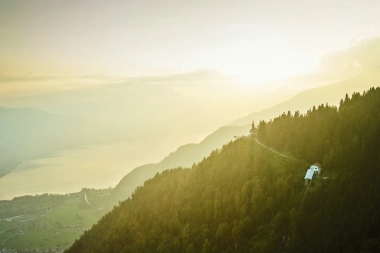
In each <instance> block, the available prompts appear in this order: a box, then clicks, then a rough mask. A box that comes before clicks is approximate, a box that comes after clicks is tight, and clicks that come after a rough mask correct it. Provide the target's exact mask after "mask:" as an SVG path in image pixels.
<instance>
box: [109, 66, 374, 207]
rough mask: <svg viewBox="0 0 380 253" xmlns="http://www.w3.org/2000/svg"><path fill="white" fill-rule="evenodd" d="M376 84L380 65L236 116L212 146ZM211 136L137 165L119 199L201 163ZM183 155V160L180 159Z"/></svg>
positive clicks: (125, 180) (122, 186)
mask: <svg viewBox="0 0 380 253" xmlns="http://www.w3.org/2000/svg"><path fill="white" fill-rule="evenodd" d="M376 84H377V85H378V86H379V85H380V67H378V68H376V69H372V70H370V71H365V72H363V73H361V74H359V75H357V76H356V77H353V78H349V79H346V80H343V81H339V82H335V83H332V84H329V85H326V86H322V87H318V88H313V89H308V90H305V91H303V92H300V93H298V94H297V95H295V96H294V97H293V98H291V99H289V100H286V101H284V102H282V103H279V104H277V105H275V106H273V107H271V108H268V109H265V110H263V111H260V112H254V113H251V114H249V115H248V116H246V117H243V118H240V119H237V120H236V121H234V122H233V123H231V124H230V125H228V126H226V127H222V128H220V129H218V130H217V131H216V132H214V133H212V134H210V135H209V137H211V136H213V138H214V139H216V138H220V139H219V141H218V143H217V144H218V145H209V147H210V148H211V147H214V148H213V149H216V148H220V147H221V146H222V145H223V144H226V143H227V142H228V141H230V140H232V138H231V137H232V136H234V135H246V134H248V131H249V129H250V127H251V123H252V121H255V122H256V123H258V121H260V120H270V119H273V118H274V117H276V116H278V115H279V114H281V113H283V112H287V111H291V112H294V111H296V110H299V111H301V112H303V111H306V110H307V109H309V108H311V107H313V106H314V105H318V104H325V103H328V104H336V105H338V104H339V101H340V99H341V98H343V97H344V95H345V94H351V93H353V92H361V91H364V90H367V89H368V88H370V87H371V86H374V85H376ZM256 125H257V124H256ZM241 127H242V128H241ZM223 129H228V131H222V130H223ZM209 137H207V138H206V139H205V140H204V141H202V142H201V143H199V144H187V145H184V146H181V147H179V148H178V150H177V151H175V152H173V153H171V154H170V155H169V156H168V157H166V158H165V159H163V160H162V161H161V162H159V163H157V164H147V165H142V166H139V167H137V168H135V169H134V170H132V171H131V172H130V173H128V174H127V175H126V176H125V177H124V178H123V179H122V180H121V181H120V183H119V184H118V185H117V186H116V187H115V197H116V199H118V200H120V199H121V200H123V199H126V198H128V197H129V196H130V194H131V193H132V192H133V191H134V189H135V188H136V187H137V186H139V185H142V184H143V183H144V181H145V180H147V179H149V178H151V177H153V176H154V175H155V174H156V173H157V172H161V171H163V170H165V169H170V168H175V167H190V166H191V165H192V164H193V163H194V162H199V161H200V160H201V159H202V158H203V157H204V156H207V155H209V154H210V152H211V151H212V150H213V149H210V148H203V145H204V142H205V143H207V139H208V138H209ZM186 152H188V154H186ZM180 157H182V158H184V159H179V158H180ZM185 160H186V161H185Z"/></svg>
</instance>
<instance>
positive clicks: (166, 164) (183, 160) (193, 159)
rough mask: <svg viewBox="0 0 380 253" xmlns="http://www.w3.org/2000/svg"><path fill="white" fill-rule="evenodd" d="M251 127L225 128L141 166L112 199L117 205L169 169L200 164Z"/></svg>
mask: <svg viewBox="0 0 380 253" xmlns="http://www.w3.org/2000/svg"><path fill="white" fill-rule="evenodd" d="M249 128H250V126H249V125H248V126H224V127H221V128H219V129H218V130H216V131H215V132H213V133H212V134H210V135H209V136H207V137H206V138H205V139H204V140H203V141H201V142H200V143H198V144H195V143H190V144H186V145H183V146H181V147H179V148H178V149H177V150H176V151H175V152H172V153H170V154H169V155H168V156H167V157H165V158H164V159H163V160H162V161H160V162H159V163H154V164H146V165H142V166H139V167H137V168H135V169H134V170H132V171H131V172H129V173H128V174H127V175H126V176H124V177H123V178H122V179H121V181H120V182H119V184H117V185H116V187H115V189H114V191H113V193H112V195H111V198H112V200H113V201H115V203H117V202H119V201H120V200H125V199H127V198H129V197H130V196H131V194H132V193H133V191H134V190H135V189H136V187H137V186H141V185H143V184H144V182H145V181H146V180H148V179H149V178H152V177H154V175H155V174H156V173H158V172H162V171H164V170H166V169H169V168H176V167H179V166H182V167H191V166H192V165H193V164H194V163H197V162H200V161H201V160H202V159H203V158H204V157H205V156H207V155H209V154H210V152H211V151H212V150H214V149H217V148H221V147H222V146H223V144H224V143H227V142H229V141H231V140H232V139H233V138H234V136H241V135H244V134H246V133H247V132H248V131H249Z"/></svg>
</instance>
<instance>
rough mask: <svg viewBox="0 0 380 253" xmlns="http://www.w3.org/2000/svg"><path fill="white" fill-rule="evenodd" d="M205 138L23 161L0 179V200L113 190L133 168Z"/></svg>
mask: <svg viewBox="0 0 380 253" xmlns="http://www.w3.org/2000/svg"><path fill="white" fill-rule="evenodd" d="M204 137H205V135H190V136H172V137H166V138H165V139H155V140H137V141H127V142H122V143H112V144H102V145H94V146H88V147H81V148H76V149H70V150H63V151H60V152H58V153H56V154H53V155H52V156H51V157H46V158H39V159H33V160H26V161H23V162H22V163H21V164H19V166H18V167H17V168H16V169H15V170H13V171H12V172H11V173H9V174H7V175H5V176H4V177H2V178H0V199H12V198H14V197H17V196H23V195H35V194H42V193H68V192H77V191H80V190H81V189H82V188H108V187H114V186H115V185H116V184H117V183H118V182H119V181H120V180H121V178H122V177H123V176H125V175H126V174H127V173H128V172H130V171H131V170H133V169H134V168H135V167H137V166H140V165H143V164H147V163H156V162H159V161H160V160H162V159H163V158H164V157H166V156H167V155H169V153H170V152H173V151H175V150H176V149H177V148H178V147H179V146H180V145H183V144H186V143H191V142H199V141H201V140H202V139H203V138H204Z"/></svg>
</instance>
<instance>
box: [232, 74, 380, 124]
mask: <svg viewBox="0 0 380 253" xmlns="http://www.w3.org/2000/svg"><path fill="white" fill-rule="evenodd" d="M377 86H380V66H379V67H378V68H375V69H372V70H368V71H365V72H362V73H360V74H358V75H357V76H355V77H353V78H349V79H345V80H343V81H339V82H335V83H332V84H329V85H325V86H322V87H318V88H314V89H308V90H305V91H303V92H300V93H298V94H297V95H295V96H294V97H293V98H291V99H289V100H286V101H284V102H282V103H279V104H277V105H275V106H273V107H272V108H269V109H265V110H263V111H260V112H254V113H251V114H250V115H248V116H245V117H243V118H240V119H237V120H236V121H234V122H233V123H231V124H230V125H234V126H242V125H247V124H250V123H251V122H252V120H254V121H259V120H270V119H273V118H274V117H276V116H277V115H279V114H281V113H283V112H287V111H291V112H294V111H296V110H298V111H300V112H302V113H305V112H306V110H307V109H309V108H311V107H313V106H314V105H318V104H325V103H328V104H330V105H338V104H339V100H340V99H341V98H343V97H344V96H345V95H346V94H352V93H353V92H363V91H364V90H368V89H369V88H370V87H377Z"/></svg>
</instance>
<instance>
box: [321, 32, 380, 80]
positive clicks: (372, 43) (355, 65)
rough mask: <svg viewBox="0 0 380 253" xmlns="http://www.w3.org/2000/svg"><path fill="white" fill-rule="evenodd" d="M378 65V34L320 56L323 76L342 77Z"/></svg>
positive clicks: (379, 48) (379, 61) (379, 51)
mask: <svg viewBox="0 0 380 253" xmlns="http://www.w3.org/2000/svg"><path fill="white" fill-rule="evenodd" d="M378 66H380V36H373V37H370V38H367V39H363V40H360V41H358V42H356V43H353V44H352V45H351V46H350V47H348V48H347V49H346V50H340V51H335V52H331V53H327V54H325V55H323V56H322V57H321V60H320V71H321V73H322V74H324V75H325V77H334V76H336V77H344V76H347V75H351V74H356V73H359V72H362V71H365V70H369V69H373V68H376V67H378Z"/></svg>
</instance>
